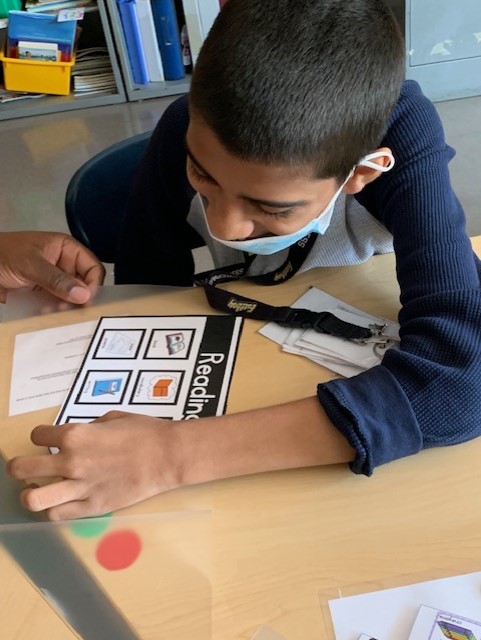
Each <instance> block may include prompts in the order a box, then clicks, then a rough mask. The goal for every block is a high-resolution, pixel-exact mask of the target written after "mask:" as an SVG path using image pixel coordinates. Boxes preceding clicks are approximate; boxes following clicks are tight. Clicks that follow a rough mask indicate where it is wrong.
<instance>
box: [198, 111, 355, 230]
mask: <svg viewBox="0 0 481 640" xmlns="http://www.w3.org/2000/svg"><path fill="white" fill-rule="evenodd" d="M186 141H187V149H188V159H187V176H188V179H189V182H190V183H191V185H192V187H193V188H194V189H195V190H196V191H197V192H199V193H200V194H201V195H202V196H204V198H205V199H206V200H207V204H206V216H207V220H208V223H209V228H210V231H211V233H212V234H213V235H214V236H216V237H218V238H220V239H222V240H245V239H247V238H257V237H261V236H266V235H284V234H287V233H293V232H294V231H297V230H299V229H301V228H302V227H304V226H305V225H306V224H307V223H308V222H310V221H311V220H313V219H314V218H315V217H317V216H318V215H319V213H320V212H321V211H322V210H323V209H324V208H325V207H326V206H327V205H328V204H329V201H330V200H331V198H332V197H333V196H334V194H335V193H336V191H337V189H338V188H339V185H338V183H337V181H336V180H335V178H329V179H327V180H318V179H315V178H313V177H312V175H311V172H310V171H309V169H308V168H307V167H306V169H305V171H302V170H301V169H299V168H297V167H286V166H270V165H264V164H258V163H256V162H247V161H245V160H240V159H239V158H236V157H235V156H233V155H231V154H229V153H228V152H227V151H226V149H225V148H224V147H223V146H222V145H221V143H220V142H219V141H218V139H217V137H216V136H215V134H214V133H213V132H212V130H211V129H209V127H207V126H206V125H205V123H204V122H203V121H202V120H201V119H200V118H192V119H191V121H190V124H189V129H188V131H187V138H186ZM346 186H347V185H346ZM345 190H347V189H345ZM349 192H350V191H349Z"/></svg>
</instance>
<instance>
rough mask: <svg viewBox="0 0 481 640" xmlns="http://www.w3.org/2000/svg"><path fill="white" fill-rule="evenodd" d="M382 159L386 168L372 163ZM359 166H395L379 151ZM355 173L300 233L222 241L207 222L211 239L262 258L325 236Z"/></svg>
mask: <svg viewBox="0 0 481 640" xmlns="http://www.w3.org/2000/svg"><path fill="white" fill-rule="evenodd" d="M380 157H388V158H389V159H390V162H389V164H388V165H387V166H386V167H383V166H381V165H378V164H377V163H375V162H371V160H373V159H374V158H380ZM359 165H362V166H364V167H370V168H371V169H376V170H377V171H382V172H386V171H389V170H390V169H392V167H393V166H394V158H393V156H392V155H391V154H389V153H384V152H382V151H377V152H376V153H371V154H369V155H367V156H365V157H364V158H363V159H362V160H361V161H360V162H359ZM353 171H354V170H353ZM353 171H351V173H350V174H349V175H348V177H347V178H346V179H345V180H344V182H343V183H342V184H341V186H340V187H339V189H338V190H337V191H336V193H335V194H334V195H333V197H332V198H331V200H330V201H329V203H328V205H327V206H326V207H325V208H324V209H323V210H322V211H321V213H320V214H319V215H318V216H316V217H315V218H314V219H313V220H311V221H310V222H308V223H307V224H306V225H304V226H303V227H302V228H301V229H299V230H298V231H294V232H293V233H287V234H285V235H281V236H267V237H265V238H252V239H251V240H221V239H220V238H217V237H216V236H214V235H213V234H212V233H211V231H210V228H209V223H208V222H207V229H208V231H209V234H210V236H211V238H213V239H214V240H217V242H220V243H221V244H224V245H225V246H226V247H231V249H237V250H238V251H246V252H247V253H255V254H258V255H262V256H269V255H272V254H273V253H277V252H278V251H282V250H283V249H287V248H288V247H290V246H292V245H293V244H295V243H296V242H298V241H299V240H301V239H302V238H304V237H305V236H307V235H309V234H310V233H317V234H319V235H323V234H324V233H325V232H326V230H327V228H328V227H329V224H330V222H331V218H332V214H333V213H334V207H335V204H336V200H337V199H338V197H339V194H340V193H341V191H342V190H343V188H344V185H345V184H346V182H347V181H348V180H349V178H350V177H351V176H352V174H353ZM201 202H202V198H201ZM202 209H203V211H204V215H205V209H204V204H203V202H202ZM206 221H207V216H206Z"/></svg>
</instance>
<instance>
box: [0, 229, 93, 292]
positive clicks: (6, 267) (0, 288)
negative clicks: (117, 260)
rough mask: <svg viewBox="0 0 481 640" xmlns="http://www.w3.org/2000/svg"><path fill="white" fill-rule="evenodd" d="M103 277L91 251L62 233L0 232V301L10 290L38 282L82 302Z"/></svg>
mask: <svg viewBox="0 0 481 640" xmlns="http://www.w3.org/2000/svg"><path fill="white" fill-rule="evenodd" d="M104 276H105V269H104V267H103V265H102V263H101V262H99V260H97V258H96V257H95V256H94V254H93V253H92V252H91V251H89V250H88V249H86V248H85V247H84V246H83V245H82V244H80V242H77V241H76V240H74V238H72V237H71V236H68V235H66V234H64V233H53V232H44V231H19V232H12V233H0V302H5V298H6V295H7V293H8V291H10V290H12V289H18V288H21V287H26V286H28V285H38V286H40V287H42V289H46V290H47V291H50V293H53V294H54V295H56V296H57V297H58V298H61V299H62V300H66V301H67V302H73V303H76V304H83V303H85V302H87V301H88V300H89V299H90V298H91V296H92V295H93V294H94V293H95V291H96V290H97V288H98V287H99V285H101V284H102V282H103V280H104Z"/></svg>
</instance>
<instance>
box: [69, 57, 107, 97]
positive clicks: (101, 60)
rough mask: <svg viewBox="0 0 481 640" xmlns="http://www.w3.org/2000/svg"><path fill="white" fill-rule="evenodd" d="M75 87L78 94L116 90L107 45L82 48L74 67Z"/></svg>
mask: <svg viewBox="0 0 481 640" xmlns="http://www.w3.org/2000/svg"><path fill="white" fill-rule="evenodd" d="M72 77H73V89H74V93H75V94H76V95H84V96H85V95H89V94H92V93H103V92H109V93H112V91H115V90H116V87H115V78H114V73H113V71H112V64H111V62H110V57H109V53H108V51H107V48H106V47H92V48H90V49H82V50H80V51H79V52H78V53H77V59H76V62H75V65H74V67H73V69H72Z"/></svg>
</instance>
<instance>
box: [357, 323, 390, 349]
mask: <svg viewBox="0 0 481 640" xmlns="http://www.w3.org/2000/svg"><path fill="white" fill-rule="evenodd" d="M386 327H387V324H386V323H384V324H377V323H374V324H370V325H369V331H370V333H371V335H370V336H368V337H367V338H362V339H360V340H354V342H358V343H361V344H374V345H376V346H379V347H381V348H383V347H386V346H388V345H389V343H393V342H399V338H396V337H395V336H387V335H385V334H384V331H385V330H386Z"/></svg>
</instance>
